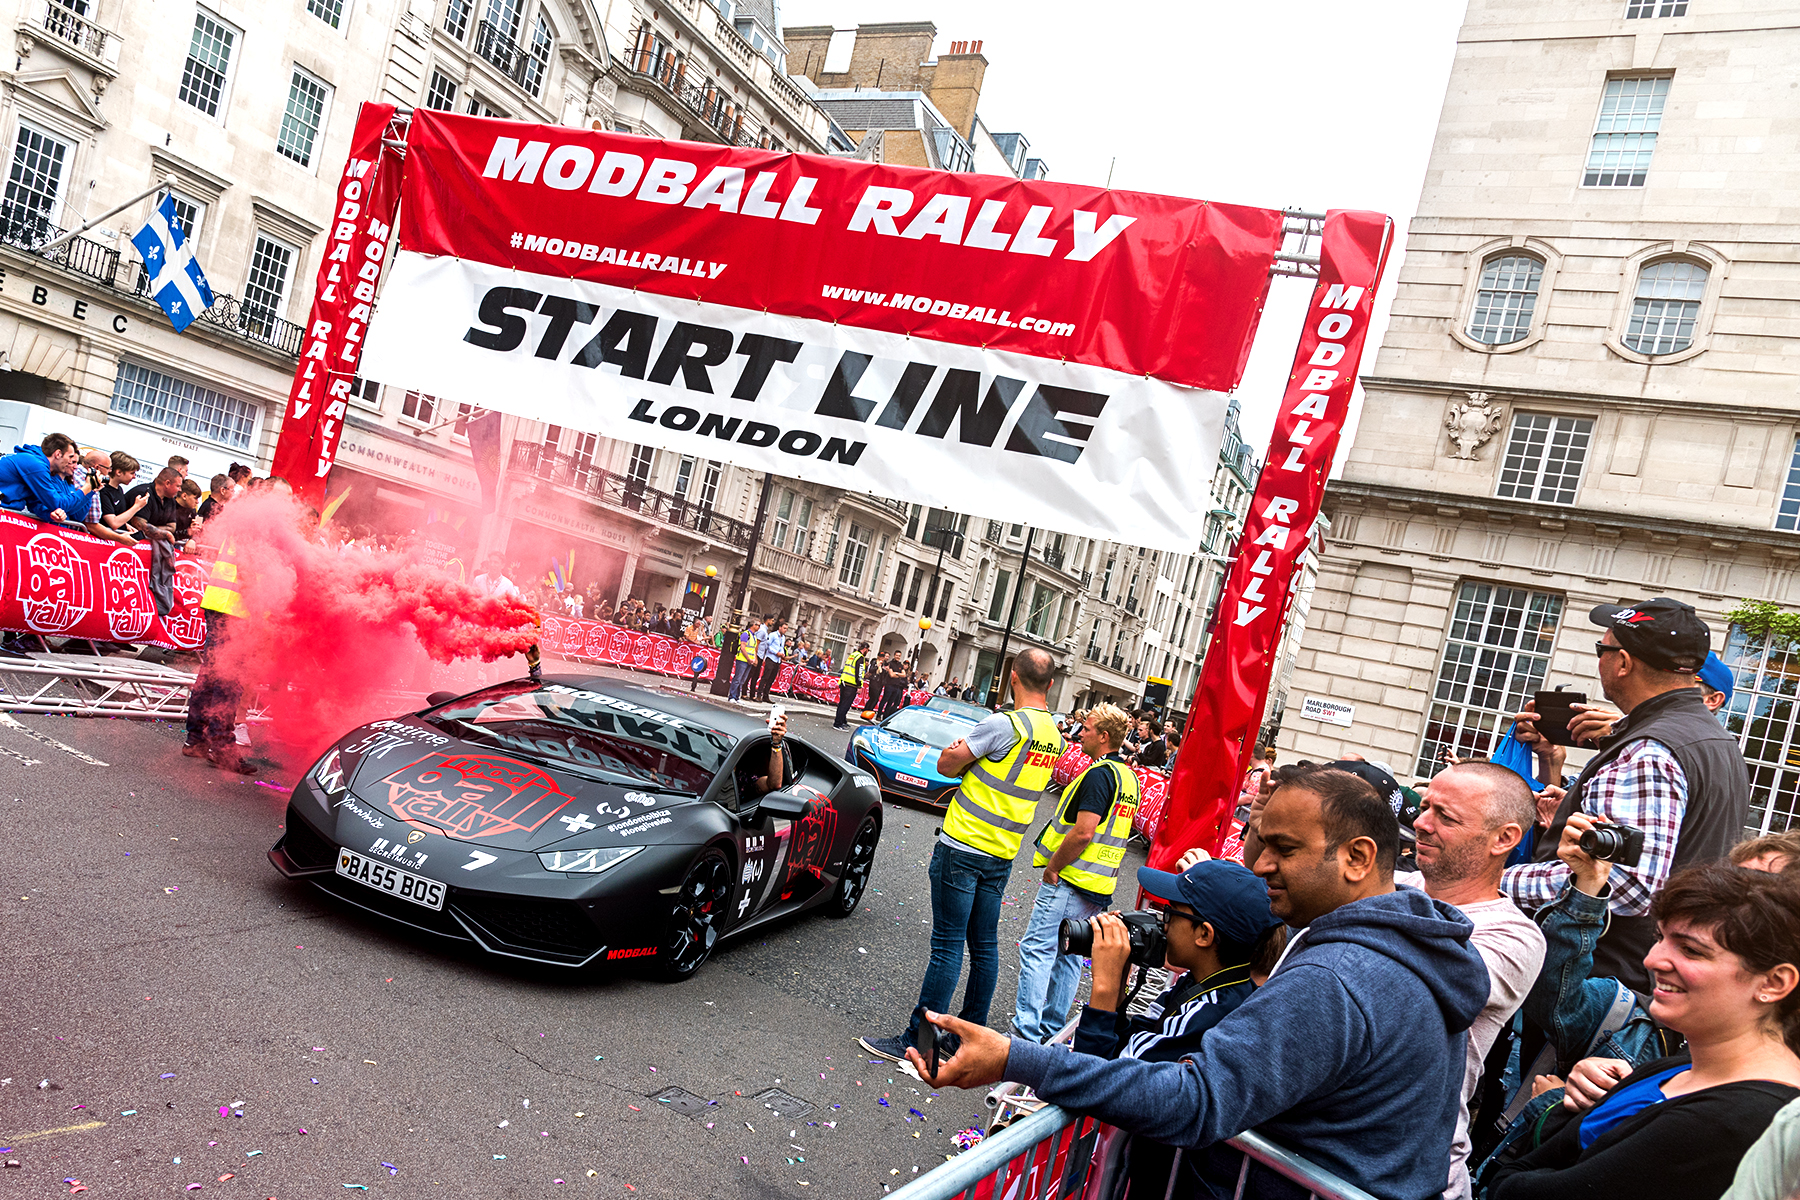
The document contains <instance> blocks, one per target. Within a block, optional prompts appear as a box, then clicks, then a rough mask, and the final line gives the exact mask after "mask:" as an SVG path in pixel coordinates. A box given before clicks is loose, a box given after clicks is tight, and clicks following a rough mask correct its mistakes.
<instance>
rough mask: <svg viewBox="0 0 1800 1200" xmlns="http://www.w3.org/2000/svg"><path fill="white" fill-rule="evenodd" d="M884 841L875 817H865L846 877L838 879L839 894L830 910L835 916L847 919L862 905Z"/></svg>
mask: <svg viewBox="0 0 1800 1200" xmlns="http://www.w3.org/2000/svg"><path fill="white" fill-rule="evenodd" d="M880 841H881V826H880V825H879V824H877V823H876V821H875V818H874V817H866V818H864V820H863V823H862V825H861V827H860V828H858V829H857V831H856V840H855V841H853V842H851V843H850V853H849V855H847V856H846V857H845V859H844V876H843V878H842V879H839V880H838V885H837V895H835V896H833V897H832V898H831V908H830V909H829V910H828V911H829V912H830V913H831V915H832V916H834V917H847V916H849V915H850V914H851V913H853V912H855V911H856V906H857V905H858V904H861V903H862V898H863V892H864V891H865V890H866V889H867V888H868V886H869V871H870V869H871V868H872V867H874V865H875V846H876V844H877V843H879V842H880Z"/></svg>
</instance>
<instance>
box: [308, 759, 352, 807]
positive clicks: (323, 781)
mask: <svg viewBox="0 0 1800 1200" xmlns="http://www.w3.org/2000/svg"><path fill="white" fill-rule="evenodd" d="M312 781H313V782H314V783H316V784H318V785H319V791H320V792H321V793H323V794H324V795H326V796H328V797H329V796H334V795H336V794H337V793H339V792H341V791H343V790H344V762H343V759H342V758H341V757H340V756H339V754H338V752H337V751H336V750H333V751H332V752H331V753H329V754H327V755H326V756H325V757H324V758H321V759H320V760H319V765H318V766H316V767H314V768H313V769H312Z"/></svg>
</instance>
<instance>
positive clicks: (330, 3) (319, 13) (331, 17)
mask: <svg viewBox="0 0 1800 1200" xmlns="http://www.w3.org/2000/svg"><path fill="white" fill-rule="evenodd" d="M306 11H307V12H309V13H311V14H312V15H313V16H315V17H317V18H319V20H321V21H323V22H325V23H326V24H327V25H329V26H331V27H332V28H333V29H336V28H337V27H338V22H340V21H342V20H343V19H344V0H306Z"/></svg>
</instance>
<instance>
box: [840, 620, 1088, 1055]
mask: <svg viewBox="0 0 1800 1200" xmlns="http://www.w3.org/2000/svg"><path fill="white" fill-rule="evenodd" d="M1055 672H1056V663H1055V661H1054V660H1053V659H1052V658H1051V657H1050V654H1049V652H1048V651H1045V650H1039V649H1037V648H1035V647H1034V648H1032V649H1029V650H1023V651H1020V652H1019V654H1018V656H1017V657H1016V658H1014V659H1013V664H1012V672H1011V676H1010V683H1011V685H1012V694H1013V705H1014V707H1013V709H1012V711H1011V712H1001V713H995V714H994V715H993V716H991V717H989V718H987V719H986V720H985V721H982V722H981V723H980V724H979V725H977V726H975V728H974V729H972V730H970V731H969V735H968V736H967V737H966V738H961V739H959V740H957V741H955V742H952V743H951V744H950V745H949V746H948V747H947V748H946V749H944V751H943V752H942V753H940V754H939V755H938V761H937V769H938V773H939V774H940V775H960V776H961V777H962V786H961V787H960V788H958V789H957V792H956V796H955V798H954V799H953V800H951V802H950V811H949V812H948V813H947V814H946V815H945V817H944V826H943V828H942V829H941V830H940V831H939V832H938V844H937V845H936V847H934V848H933V850H932V855H931V871H930V875H931V963H930V965H929V966H928V967H926V969H925V982H924V984H923V985H922V986H921V987H920V988H919V1003H918V1005H917V1006H916V1007H915V1008H914V1009H913V1013H912V1019H911V1021H910V1022H909V1023H908V1025H907V1029H906V1032H905V1033H904V1034H902V1035H900V1036H899V1037H865V1038H862V1039H860V1044H861V1046H862V1048H863V1049H864V1050H866V1051H868V1052H869V1053H870V1054H874V1055H878V1056H880V1057H882V1058H887V1059H892V1060H893V1061H895V1062H900V1061H904V1059H905V1057H906V1050H907V1048H908V1047H912V1046H917V1045H918V1037H919V1027H920V1026H921V1025H922V1024H923V1023H924V1021H925V1012H926V1011H927V1010H930V1011H931V1012H935V1013H943V1012H948V1011H949V1007H950V1001H951V1000H952V999H953V998H954V996H955V992H956V980H957V977H958V976H959V975H961V974H962V951H963V944H964V943H965V942H967V944H968V947H969V982H968V984H967V986H966V987H965V988H964V990H963V1002H962V1009H961V1011H960V1012H959V1013H958V1014H957V1015H958V1016H960V1017H961V1018H962V1019H963V1020H965V1021H972V1022H974V1023H975V1024H977V1025H985V1024H987V1019H988V1007H989V1005H991V1004H992V1003H993V999H994V985H995V984H996V982H998V980H999V978H1000V897H1001V894H1002V893H1003V892H1004V891H1005V890H1006V881H1007V879H1008V877H1009V876H1011V874H1012V864H1013V859H1014V858H1016V857H1017V856H1018V853H1019V849H1020V847H1021V846H1022V845H1023V843H1024V840H1025V834H1026V832H1027V831H1028V830H1029V829H1030V828H1031V825H1032V821H1033V819H1034V818H1035V817H1036V816H1037V806H1038V801H1039V800H1041V799H1042V798H1043V796H1044V789H1045V788H1046V787H1047V786H1049V783H1050V771H1051V768H1053V767H1054V766H1055V765H1056V760H1057V759H1058V758H1061V757H1062V752H1063V739H1062V734H1061V733H1059V732H1058V731H1057V728H1056V721H1055V720H1054V718H1052V717H1051V715H1050V711H1049V693H1050V682H1051V679H1052V677H1053V676H1054V675H1055ZM946 1042H948V1043H950V1044H948V1045H947V1044H946ZM954 1043H955V1038H954V1037H953V1036H952V1035H950V1034H943V1033H940V1034H938V1044H939V1046H940V1050H939V1053H940V1055H943V1056H947V1055H949V1054H953V1053H955V1045H954Z"/></svg>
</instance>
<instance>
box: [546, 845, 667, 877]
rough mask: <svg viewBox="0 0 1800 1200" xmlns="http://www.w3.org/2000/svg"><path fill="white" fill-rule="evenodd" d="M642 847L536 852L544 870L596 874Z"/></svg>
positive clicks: (620, 861)
mask: <svg viewBox="0 0 1800 1200" xmlns="http://www.w3.org/2000/svg"><path fill="white" fill-rule="evenodd" d="M642 849H643V847H642V846H609V847H607V848H606V849H604V850H545V851H542V852H540V853H539V854H538V862H540V863H542V864H543V867H544V870H546V871H566V872H568V873H569V874H571V875H598V874H599V873H600V872H602V871H610V870H612V869H613V868H614V867H616V866H618V865H619V864H620V863H622V862H624V861H625V860H626V859H628V858H630V857H631V856H632V855H634V854H636V853H637V852H638V851H639V850H642Z"/></svg>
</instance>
